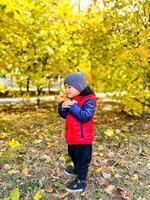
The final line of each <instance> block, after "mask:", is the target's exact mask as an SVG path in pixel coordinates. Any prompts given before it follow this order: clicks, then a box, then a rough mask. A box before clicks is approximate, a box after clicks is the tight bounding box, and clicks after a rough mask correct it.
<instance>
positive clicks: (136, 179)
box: [131, 174, 139, 181]
mask: <svg viewBox="0 0 150 200" xmlns="http://www.w3.org/2000/svg"><path fill="white" fill-rule="evenodd" d="M131 179H132V181H139V177H138V175H137V174H134V176H132V177H131Z"/></svg>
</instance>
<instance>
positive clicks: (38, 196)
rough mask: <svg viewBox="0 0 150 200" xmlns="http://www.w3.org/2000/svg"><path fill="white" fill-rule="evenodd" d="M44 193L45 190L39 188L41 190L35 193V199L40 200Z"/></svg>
mask: <svg viewBox="0 0 150 200" xmlns="http://www.w3.org/2000/svg"><path fill="white" fill-rule="evenodd" d="M43 193H44V190H39V191H37V192H36V193H35V195H34V200H39V199H41V198H42V196H43Z"/></svg>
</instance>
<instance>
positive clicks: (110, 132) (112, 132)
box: [104, 129, 114, 137]
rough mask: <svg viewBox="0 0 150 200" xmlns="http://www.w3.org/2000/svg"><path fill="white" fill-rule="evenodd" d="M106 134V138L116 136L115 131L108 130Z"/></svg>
mask: <svg viewBox="0 0 150 200" xmlns="http://www.w3.org/2000/svg"><path fill="white" fill-rule="evenodd" d="M104 134H105V135H106V136H108V137H112V136H114V131H113V129H107V130H106V131H105V132H104Z"/></svg>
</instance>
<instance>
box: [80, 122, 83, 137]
mask: <svg viewBox="0 0 150 200" xmlns="http://www.w3.org/2000/svg"><path fill="white" fill-rule="evenodd" d="M80 129H81V137H82V138H84V133H83V125H82V123H81V124H80Z"/></svg>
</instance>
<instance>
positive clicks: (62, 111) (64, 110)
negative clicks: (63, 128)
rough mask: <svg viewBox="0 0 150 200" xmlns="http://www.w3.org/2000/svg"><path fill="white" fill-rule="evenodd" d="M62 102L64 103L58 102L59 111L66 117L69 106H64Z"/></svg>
mask: <svg viewBox="0 0 150 200" xmlns="http://www.w3.org/2000/svg"><path fill="white" fill-rule="evenodd" d="M62 104H63V101H61V102H60V103H59V104H58V113H59V115H60V116H61V117H62V118H64V119H66V117H67V113H68V108H62Z"/></svg>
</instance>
